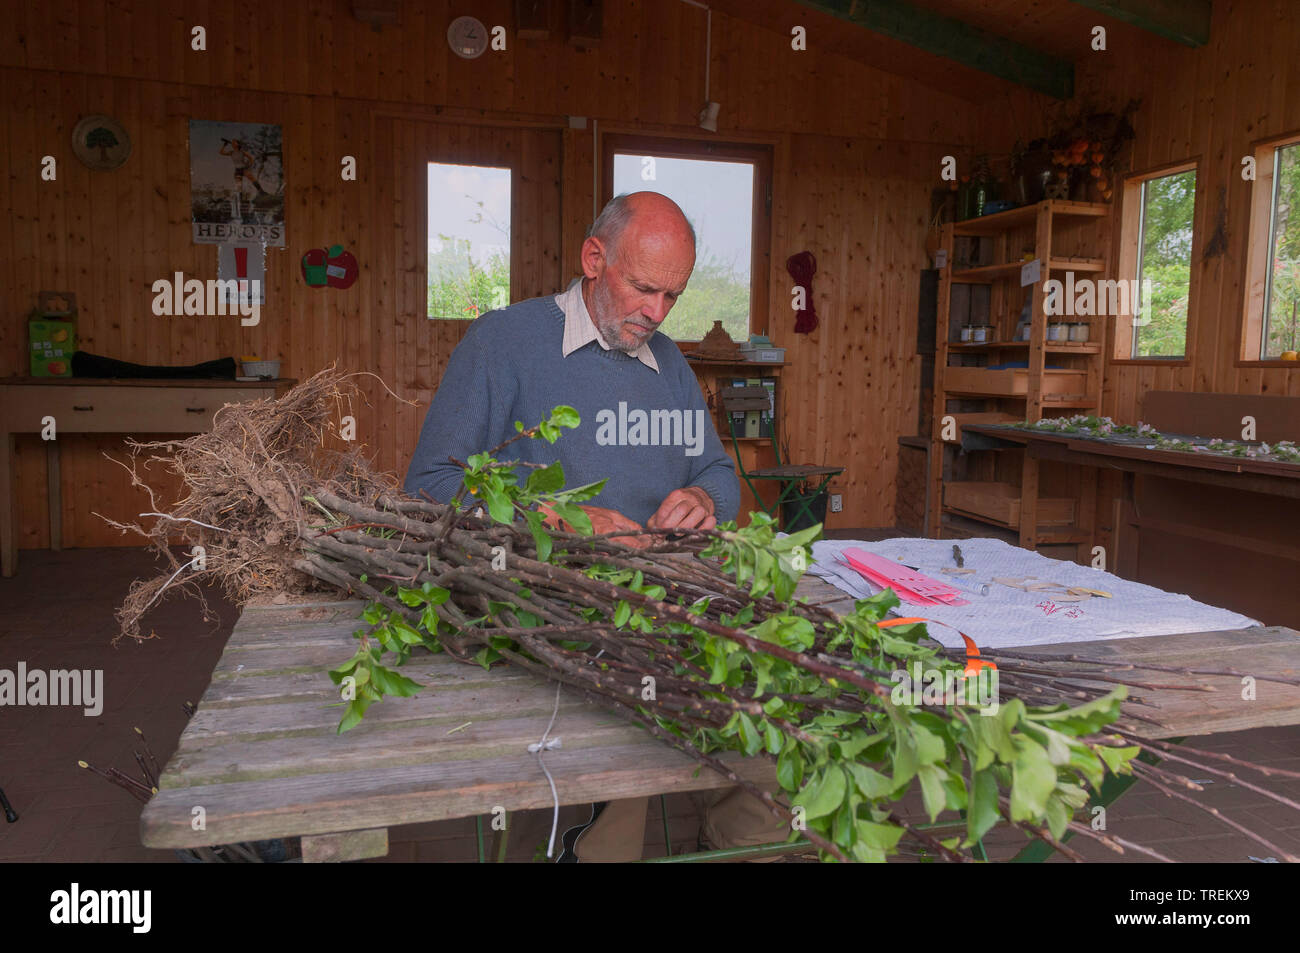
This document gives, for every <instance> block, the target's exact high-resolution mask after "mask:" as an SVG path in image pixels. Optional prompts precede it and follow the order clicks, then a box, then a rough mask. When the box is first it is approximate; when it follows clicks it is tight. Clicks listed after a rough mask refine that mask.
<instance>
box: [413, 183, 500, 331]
mask: <svg viewBox="0 0 1300 953" xmlns="http://www.w3.org/2000/svg"><path fill="white" fill-rule="evenodd" d="M428 181H429V200H428V207H429V255H428V259H429V261H428V265H429V270H428V288H427V291H426V295H425V300H426V303H427V310H426V314H427V316H428V317H430V318H452V319H455V320H461V321H469V320H473V319H474V318H477V317H478V316H479V315H480V314H482V313H484V312H485V311H491V310H492V309H493V308H504V307H505V306H506V305H508V304H509V303H510V170H509V169H499V168H493V167H490V166H475V165H448V164H445V163H441V162H430V163H429V180H428Z"/></svg>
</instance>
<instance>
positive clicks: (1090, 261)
mask: <svg viewBox="0 0 1300 953" xmlns="http://www.w3.org/2000/svg"><path fill="white" fill-rule="evenodd" d="M1110 211H1111V208H1110V206H1109V205H1107V204H1101V203H1092V202H1067V201H1062V200H1058V199H1048V200H1046V201H1043V202H1039V203H1038V204H1037V205H1032V206H1025V207H1022V208H1017V209H1011V210H1010V211H1007V212H1000V213H998V214H996V215H987V216H983V217H981V218H975V219H968V220H966V221H963V222H956V223H952V224H949V225H946V226H944V229H943V238H942V245H941V247H942V248H944V249H945V250H946V253H947V261H946V263H945V265H944V267H943V268H941V269H940V271H939V301H938V319H937V320H936V322H935V325H936V335H937V342H936V343H937V347H936V352H935V362H934V364H935V381H934V414H933V421H934V423H933V427H934V432H933V433H932V435H931V451H930V472H929V480H930V492H929V493H928V494H927V495H928V499H929V504H928V511H927V513H926V533H927V535H930V536H934V537H942V536H943V535H944V529H945V527H946V524H947V523H948V520H947V519H945V516H947V515H949V514H951V515H959V516H961V517H962V518H964V519H966V520H975V521H980V522H983V523H986V524H988V525H990V526H996V527H998V528H999V529H1002V530H1011V531H1013V532H1018V534H1019V543H1020V545H1021V546H1022V547H1024V548H1026V549H1036V548H1037V547H1038V545H1040V544H1047V545H1053V544H1054V545H1074V546H1076V547H1078V555H1079V557H1080V558H1083V557H1086V556H1087V555H1088V547H1090V545H1091V541H1092V533H1093V527H1094V525H1095V521H1096V517H1095V493H1096V484H1095V481H1092V482H1089V481H1087V480H1084V481H1083V482H1082V483H1081V484H1080V491H1079V499H1078V501H1077V503H1078V505H1077V506H1076V507H1075V518H1074V522H1073V524H1072V525H1069V526H1060V525H1043V524H1041V523H1040V521H1039V499H1038V497H1039V462H1038V460H1037V459H1036V458H1035V457H1034V456H1033V455H1031V454H1030V453H1027V452H1026V453H1023V454H1021V456H1022V457H1023V459H1022V460H1021V461H1020V462H1019V467H1018V469H1019V473H1018V476H1019V493H1020V497H1019V499H1018V500H1017V505H1018V508H1019V512H1020V514H1021V516H1020V519H1019V520H1018V521H1017V522H1018V525H1015V526H1009V525H1008V524H1007V523H1006V522H999V521H998V520H995V519H991V518H982V517H981V516H980V515H979V514H977V513H971V512H970V511H968V510H959V509H956V508H953V507H950V506H948V505H947V504H946V502H945V499H944V487H945V484H946V483H951V482H953V480H952V471H953V469H954V463H955V458H956V451H957V449H958V447H959V446H960V445H961V443H962V440H961V428H962V424H963V421H965V422H969V423H979V422H988V421H989V420H990V418H995V417H996V418H1001V419H1006V420H1010V419H1017V420H1040V419H1041V418H1042V417H1043V416H1059V415H1062V414H1072V413H1080V412H1092V413H1096V412H1097V411H1098V410H1099V409H1100V406H1101V387H1102V371H1103V368H1104V364H1105V357H1104V354H1103V350H1104V341H1105V337H1106V325H1105V318H1104V317H1100V316H1092V317H1070V316H1061V317H1059V318H1057V317H1055V316H1052V317H1051V318H1050V320H1049V316H1048V315H1047V313H1046V311H1045V307H1044V305H1045V301H1046V281H1047V279H1049V278H1063V274H1061V273H1063V272H1067V271H1073V272H1075V273H1076V274H1086V275H1087V276H1089V277H1096V278H1101V277H1103V276H1104V273H1105V272H1106V270H1107V267H1108V265H1107V262H1108V261H1109V260H1110V254H1109V253H1110V247H1109V246H1110ZM959 238H976V239H979V240H980V241H981V242H986V241H987V242H992V246H993V254H992V259H993V261H992V263H991V264H976V265H973V266H972V265H969V264H966V263H961V265H960V267H958V262H957V261H956V257H955V252H956V246H957V239H959ZM1031 249H1032V254H1033V258H1034V259H1037V260H1038V261H1039V262H1041V263H1042V265H1041V266H1040V267H1041V271H1040V277H1039V280H1038V281H1037V282H1036V283H1035V284H1034V285H1033V286H1032V289H1030V288H1022V286H1021V284H1020V274H1021V267H1022V266H1023V265H1024V264H1025V261H1024V260H1021V256H1022V254H1024V253H1027V252H1029V251H1030V250H1031ZM1031 260H1032V259H1031ZM954 285H984V286H987V287H988V298H989V306H988V312H989V316H988V319H987V323H988V325H990V326H991V328H992V333H991V336H992V337H993V338H995V340H993V341H990V342H981V343H966V344H963V343H960V342H959V341H957V340H954V338H956V337H957V329H956V328H955V327H954V324H953V322H954V316H953V314H952V308H953V286H954ZM1026 292H1028V293H1029V294H1030V326H1029V328H1030V329H1029V340H1028V341H1016V340H1013V338H1014V337H1015V330H1016V325H1017V323H1018V320H1019V316H1020V312H1021V309H1022V306H1023V302H1024V298H1025V294H1026ZM1057 321H1060V322H1064V323H1076V322H1086V323H1088V324H1089V326H1090V327H1089V334H1088V341H1086V342H1071V341H1048V340H1047V325H1048V324H1049V323H1055V322H1057ZM1049 354H1050V355H1051V356H1052V361H1051V363H1052V364H1053V365H1056V367H1048V366H1047V363H1048V362H1047V356H1048V355H1049ZM971 359H977V360H979V359H982V360H980V363H979V364H978V365H973V364H970V363H967V362H968V361H969V360H971ZM950 361H954V362H955V363H954V364H953V366H951V367H950V366H949V363H950ZM1013 361H1025V362H1026V364H1027V365H1028V366H1027V367H1025V368H1005V369H992V370H987V371H985V370H982V369H981V368H982V367H989V366H993V365H999V364H1003V363H1006V362H1013ZM950 402H953V403H954V406H953V407H952V408H951V409H950ZM957 402H960V403H957ZM976 402H978V403H979V404H981V405H982V406H980V407H979V408H978V409H977V408H976V407H972V406H970V405H971V404H972V403H976ZM947 416H951V417H953V418H954V420H955V423H956V433H955V435H954V434H952V433H950V434H949V439H948V440H945V439H944V438H943V434H944V418H945V417H947ZM950 429H951V428H950ZM970 453H971V454H972V458H975V457H976V455H980V456H982V455H983V454H990V455H998V454H1001V455H1002V456H1001V459H1000V462H998V460H997V457H996V456H995V457H994V462H990V461H988V460H976V463H977V464H978V468H979V469H982V470H984V471H986V475H985V476H984V477H983V479H990V478H992V479H999V480H1004V481H1008V482H1010V481H1011V480H1013V479H1014V476H1013V475H1012V474H1014V471H1015V470H1016V469H1017V467H1016V462H1015V461H1014V460H1012V459H1010V458H1009V457H1007V456H1006V454H1007V451H1005V450H980V451H970ZM988 471H996V472H997V473H998V475H997V476H991V475H989V474H988Z"/></svg>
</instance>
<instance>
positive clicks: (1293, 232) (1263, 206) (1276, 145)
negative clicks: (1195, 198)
mask: <svg viewBox="0 0 1300 953" xmlns="http://www.w3.org/2000/svg"><path fill="white" fill-rule="evenodd" d="M1253 161H1254V172H1255V181H1254V183H1253V184H1252V185H1251V190H1252V191H1251V203H1250V233H1249V239H1248V242H1247V249H1246V269H1247V270H1246V283H1245V284H1246V300H1245V308H1244V315H1245V333H1244V334H1243V336H1242V353H1241V357H1242V358H1243V359H1244V360H1247V361H1273V360H1278V359H1281V358H1286V359H1288V360H1292V359H1294V358H1295V356H1296V351H1297V349H1298V348H1300V136H1297V135H1291V136H1289V137H1287V138H1285V139H1281V140H1274V141H1273V142H1271V143H1266V144H1263V145H1261V146H1258V147H1257V148H1256V149H1255V154H1254V159H1253Z"/></svg>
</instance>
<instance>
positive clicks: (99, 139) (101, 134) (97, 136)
mask: <svg viewBox="0 0 1300 953" xmlns="http://www.w3.org/2000/svg"><path fill="white" fill-rule="evenodd" d="M117 145H118V141H117V136H115V135H113V132H112V130H111V129H105V128H104V127H103V126H96V127H95V128H94V129H92V130H90V132H88V133H87V134H86V148H87V149H98V150H99V160H100V161H101V162H105V163H106V162H108V150H109V149H112V148H114V147H115V146H117Z"/></svg>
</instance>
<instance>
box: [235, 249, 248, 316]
mask: <svg viewBox="0 0 1300 953" xmlns="http://www.w3.org/2000/svg"><path fill="white" fill-rule="evenodd" d="M235 278H236V279H237V280H238V281H239V303H240V304H241V305H242V304H243V303H244V302H245V301H249V300H251V297H246V295H247V294H248V249H247V248H245V247H243V246H242V245H236V246H235Z"/></svg>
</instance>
